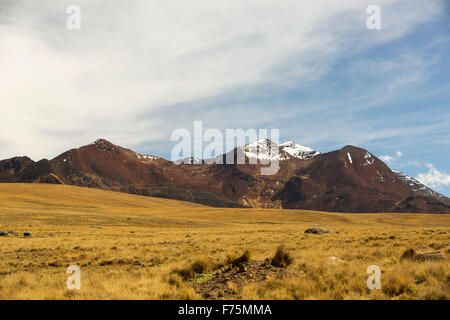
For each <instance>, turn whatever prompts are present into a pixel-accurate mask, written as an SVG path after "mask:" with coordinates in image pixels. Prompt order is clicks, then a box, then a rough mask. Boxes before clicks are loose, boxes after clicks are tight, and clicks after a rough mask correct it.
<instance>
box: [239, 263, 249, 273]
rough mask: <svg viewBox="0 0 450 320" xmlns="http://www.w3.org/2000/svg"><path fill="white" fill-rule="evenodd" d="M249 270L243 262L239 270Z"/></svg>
mask: <svg viewBox="0 0 450 320" xmlns="http://www.w3.org/2000/svg"><path fill="white" fill-rule="evenodd" d="M246 271H247V267H246V266H244V265H243V264H242V265H240V266H239V272H246Z"/></svg>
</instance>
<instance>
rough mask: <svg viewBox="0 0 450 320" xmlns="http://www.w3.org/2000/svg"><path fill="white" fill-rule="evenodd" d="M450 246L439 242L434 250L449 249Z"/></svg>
mask: <svg viewBox="0 0 450 320" xmlns="http://www.w3.org/2000/svg"><path fill="white" fill-rule="evenodd" d="M449 248H450V244H448V243H447V244H441V245H438V246H436V248H435V249H436V250H439V249H449Z"/></svg>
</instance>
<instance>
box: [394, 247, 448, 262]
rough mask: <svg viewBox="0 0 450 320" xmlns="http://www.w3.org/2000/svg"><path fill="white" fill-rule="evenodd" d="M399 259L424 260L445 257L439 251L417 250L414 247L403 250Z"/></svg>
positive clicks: (443, 258) (442, 258)
mask: <svg viewBox="0 0 450 320" xmlns="http://www.w3.org/2000/svg"><path fill="white" fill-rule="evenodd" d="M400 259H401V260H414V261H426V260H446V259H447V258H446V257H445V256H444V255H443V254H442V253H441V252H440V251H420V252H417V251H416V250H414V249H408V250H406V251H405V252H403V254H402V256H401V258H400Z"/></svg>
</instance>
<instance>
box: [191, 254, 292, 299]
mask: <svg viewBox="0 0 450 320" xmlns="http://www.w3.org/2000/svg"><path fill="white" fill-rule="evenodd" d="M299 275H300V274H299V273H298V272H293V271H291V270H287V269H284V268H279V267H275V266H273V265H271V263H270V260H269V259H266V261H265V262H261V261H256V260H250V261H248V262H245V263H242V264H240V265H237V266H232V265H229V266H225V267H223V268H221V269H218V270H217V271H215V272H214V273H213V274H212V275H211V276H210V277H206V279H207V280H206V281H201V280H200V281H195V280H194V281H193V287H194V289H195V290H196V291H197V292H198V293H199V294H200V295H201V296H202V297H204V298H205V299H240V298H242V296H241V294H242V288H243V287H244V286H247V285H249V284H252V283H255V282H261V281H265V280H268V279H286V278H292V277H295V276H297V277H298V276H299ZM200 279H203V278H200Z"/></svg>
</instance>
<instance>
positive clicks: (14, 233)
mask: <svg viewBox="0 0 450 320" xmlns="http://www.w3.org/2000/svg"><path fill="white" fill-rule="evenodd" d="M8 233H9V234H13V235H15V236H17V235H18V234H19V233H18V232H17V231H14V230H9V231H8Z"/></svg>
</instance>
